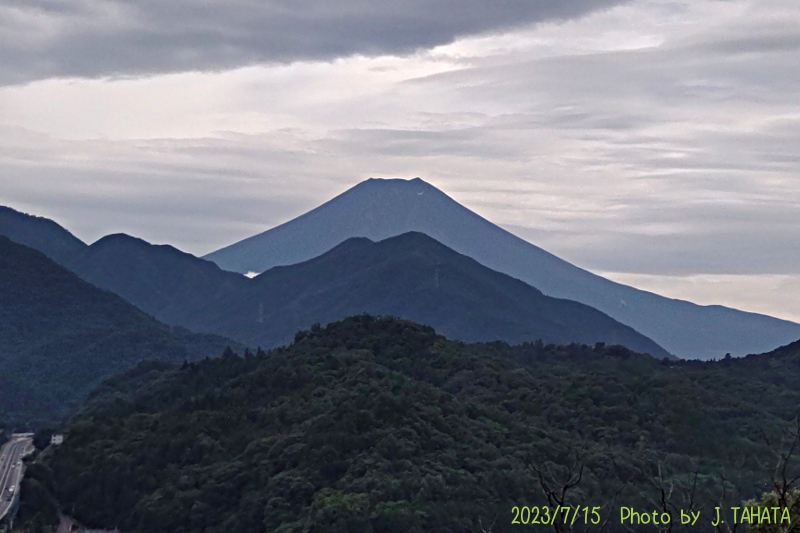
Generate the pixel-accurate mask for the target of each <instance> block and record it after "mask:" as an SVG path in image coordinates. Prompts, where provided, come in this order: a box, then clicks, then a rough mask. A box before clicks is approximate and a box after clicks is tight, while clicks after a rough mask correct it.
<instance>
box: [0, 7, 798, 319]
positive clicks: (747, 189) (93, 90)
mask: <svg viewBox="0 0 800 533" xmlns="http://www.w3.org/2000/svg"><path fill="white" fill-rule="evenodd" d="M371 176H374V177H406V178H412V177H415V176H420V177H422V178H423V179H425V180H426V181H428V182H429V183H431V184H433V185H435V186H437V187H439V188H440V189H442V190H443V191H445V192H446V193H448V194H449V195H450V196H452V197H453V198H455V199H456V200H457V201H459V202H461V203H463V204H464V205H466V206H467V207H469V208H471V209H473V210H474V211H476V212H478V213H479V214H481V215H483V216H485V217H486V218H488V219H490V220H492V221H494V222H496V223H499V224H501V225H502V226H504V227H506V228H507V229H509V230H511V231H513V232H514V233H516V234H518V235H520V236H521V237H523V238H525V239H527V240H529V241H531V242H533V243H535V244H537V245H539V246H541V247H543V248H545V249H547V250H549V251H551V252H553V253H555V254H557V255H559V256H561V257H563V258H565V259H567V260H570V261H572V262H574V263H576V264H578V265H579V266H582V267H584V268H588V269H590V270H592V271H594V272H598V273H601V274H603V275H606V276H608V277H610V278H612V279H615V280H618V281H622V282H625V283H629V284H632V285H635V286H638V287H641V288H645V289H648V290H653V291H655V292H659V293H661V294H664V295H667V296H674V297H681V298H685V299H689V300H693V301H696V302H698V303H722V304H726V305H731V306H734V307H739V308H742V309H746V310H753V311H759V312H764V313H768V314H772V315H775V316H780V317H784V318H789V319H793V320H797V321H800V231H798V230H800V3H798V2H797V0H687V1H682V0H631V1H618V0H494V1H492V2H489V1H486V0H407V1H405V2H389V1H385V0H339V1H337V2H330V1H328V0H231V1H228V2H211V1H208V0H173V1H170V2H164V1H163V0H113V1H112V0H0V204H3V205H9V206H11V207H14V208H16V209H19V210H22V211H25V212H29V213H33V214H37V215H42V216H47V217H51V218H54V219H56V220H57V221H58V222H60V223H61V224H63V225H64V226H66V227H67V228H68V229H70V230H71V231H73V232H74V233H75V234H76V235H77V236H79V237H80V238H82V239H84V240H86V241H87V242H92V241H93V240H95V239H97V238H99V237H100V236H102V235H104V234H107V233H112V232H120V231H121V232H126V233H130V234H133V235H136V236H139V237H142V238H145V239H147V240H149V241H151V242H157V243H170V244H173V245H175V246H178V247H179V248H182V249H184V250H186V251H189V252H192V253H195V254H198V255H202V254H205V253H208V252H210V251H213V250H215V249H217V248H219V247H221V246H223V245H226V244H230V243H232V242H234V241H236V240H239V239H241V238H243V237H247V236H249V235H252V234H254V233H256V232H260V231H263V230H265V229H268V228H270V227H272V226H274V225H277V224H279V223H281V222H285V221H286V220H289V219H291V218H293V217H295V216H297V215H299V214H302V213H303V212H305V211H306V210H308V209H311V208H313V207H315V206H316V205H318V204H319V203H322V202H323V201H325V200H327V199H329V198H331V197H332V196H334V195H336V194H338V193H340V192H342V191H344V190H345V189H347V188H349V187H351V186H352V185H354V184H356V183H358V182H359V181H361V180H363V179H366V178H369V177H371Z"/></svg>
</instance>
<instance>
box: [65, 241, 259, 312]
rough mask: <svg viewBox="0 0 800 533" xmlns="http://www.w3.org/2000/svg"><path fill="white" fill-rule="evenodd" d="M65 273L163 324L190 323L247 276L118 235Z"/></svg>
mask: <svg viewBox="0 0 800 533" xmlns="http://www.w3.org/2000/svg"><path fill="white" fill-rule="evenodd" d="M68 267H69V268H70V270H72V271H73V272H75V273H76V274H78V275H79V276H80V277H82V278H83V279H85V280H87V281H89V282H90V283H92V284H94V285H97V286H98V287H101V288H104V289H107V290H110V291H113V292H115V293H117V294H119V295H120V296H122V297H123V298H125V299H126V300H127V301H129V302H130V303H132V304H134V305H135V306H137V307H138V308H139V309H142V310H144V311H146V312H147V313H148V314H151V315H153V316H154V317H156V318H157V319H158V320H160V321H162V322H166V323H168V324H177V325H185V324H186V323H187V322H188V323H193V322H194V321H195V320H197V319H195V318H192V316H193V313H192V312H193V311H195V310H200V309H204V308H206V307H207V304H208V303H209V302H213V301H216V300H218V299H220V298H221V297H224V296H225V295H227V294H230V293H231V292H233V291H237V290H238V289H240V288H242V287H243V286H244V285H245V284H246V282H247V281H248V279H247V278H245V277H244V276H242V275H241V274H236V273H233V272H227V271H224V270H222V269H220V268H219V267H218V266H217V265H216V264H214V263H212V262H211V261H205V260H203V259H198V258H197V257H195V256H193V255H191V254H187V253H184V252H181V251H180V250H178V249H176V248H173V247H172V246H167V245H153V244H150V243H148V242H146V241H143V240H141V239H137V238H135V237H130V236H128V235H124V234H116V235H109V236H107V237H103V238H102V239H100V240H98V241H97V242H95V243H94V244H92V245H91V246H89V247H87V248H86V249H85V250H83V252H81V253H80V254H78V255H77V256H75V257H74V258H73V259H72V260H71V261H70V262H69V263H68Z"/></svg>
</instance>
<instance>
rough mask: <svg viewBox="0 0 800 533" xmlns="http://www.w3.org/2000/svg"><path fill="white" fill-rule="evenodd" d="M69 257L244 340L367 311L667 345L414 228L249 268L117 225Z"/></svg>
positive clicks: (476, 332) (276, 340)
mask: <svg viewBox="0 0 800 533" xmlns="http://www.w3.org/2000/svg"><path fill="white" fill-rule="evenodd" d="M166 256H169V257H168V259H169V260H168V261H167V260H164V258H165V257H166ZM71 266H72V268H73V269H74V270H75V271H76V272H77V273H78V274H80V275H81V276H82V277H83V278H84V279H87V280H88V281H90V282H92V283H94V284H96V285H98V286H100V287H103V288H105V289H108V290H112V291H114V292H116V293H117V294H120V295H121V296H123V297H125V298H126V299H127V300H129V301H131V302H132V303H134V304H136V305H138V306H139V307H140V308H142V309H144V310H145V311H147V312H148V313H150V314H152V315H153V316H155V317H156V318H158V319H159V320H162V321H164V322H167V323H170V324H180V325H182V326H184V327H187V328H189V329H191V330H194V331H204V332H213V333H217V334H220V335H225V336H228V337H232V338H235V339H237V340H239V341H240V342H243V343H245V344H249V345H251V346H257V345H259V346H262V347H265V348H266V347H273V346H278V345H281V344H284V343H286V342H290V341H291V339H292V336H293V335H294V334H295V332H296V331H298V330H300V329H303V328H306V327H308V326H309V325H310V324H312V323H315V322H320V323H323V324H324V323H327V322H331V321H335V320H340V319H342V318H344V317H346V316H349V315H354V314H359V313H363V312H368V313H372V314H379V315H393V316H402V317H404V318H409V319H413V320H417V321H420V322H424V323H427V324H430V325H432V326H434V327H436V328H437V329H439V330H441V331H442V332H443V333H445V334H449V335H452V336H454V337H455V338H458V339H460V340H464V341H489V340H503V341H506V342H511V343H519V342H524V341H535V340H537V339H538V338H542V339H544V340H545V341H546V342H562V343H569V342H582V343H591V344H593V343H595V342H606V343H608V344H617V343H620V344H625V345H626V346H628V347H629V348H631V349H636V350H638V351H641V352H649V353H651V354H653V355H654V356H656V357H659V358H660V357H669V356H670V355H669V354H668V353H667V352H666V351H665V350H663V348H661V347H660V346H658V345H657V344H656V343H654V342H652V341H651V340H650V339H647V338H646V337H644V336H642V335H640V334H639V333H638V332H635V331H634V330H632V329H631V328H629V327H627V326H624V325H622V324H619V323H618V322H616V321H614V320H613V319H611V318H609V317H607V316H606V315H604V314H602V313H600V312H599V311H596V310H594V309H591V308H589V307H587V306H585V305H583V304H578V303H577V302H570V301H556V300H555V299H552V298H549V297H546V296H544V295H543V294H542V293H541V291H539V290H538V289H536V288H534V287H530V286H528V285H527V284H525V283H524V282H522V281H519V280H515V279H513V278H511V277H509V276H506V275H504V274H501V273H498V272H494V271H492V270H491V269H488V268H486V267H485V266H483V265H481V264H479V263H478V262H476V261H475V260H474V259H471V258H469V257H466V256H464V255H462V254H458V253H457V252H455V251H453V250H450V249H449V248H447V247H445V246H444V245H442V244H441V243H439V242H437V241H435V240H434V239H433V238H431V237H429V236H427V235H425V234H422V233H408V234H405V235H400V236H397V237H394V238H392V239H387V240H385V241H382V242H379V243H375V242H373V241H371V240H369V239H367V238H354V239H348V240H346V241H344V242H343V243H341V244H339V245H338V246H336V247H334V248H333V249H332V250H329V251H328V252H326V253H325V254H322V255H321V256H319V257H316V258H312V259H310V260H308V261H305V262H302V263H298V264H295V265H285V266H277V267H274V268H272V269H270V270H269V271H267V272H264V273H262V274H260V275H258V276H256V277H255V278H252V279H248V278H246V277H244V276H242V275H240V274H234V273H231V272H227V271H223V270H221V269H219V267H217V266H216V265H215V264H214V263H211V262H208V261H205V260H202V259H199V258H195V257H194V256H191V255H190V254H184V253H183V252H179V251H177V250H175V249H172V248H171V247H164V246H154V245H149V244H147V243H146V242H145V241H142V240H140V239H136V238H133V237H126V236H114V237H113V238H108V239H101V241H98V242H97V243H95V244H93V245H92V246H90V247H89V249H87V250H86V251H85V252H84V253H83V254H81V255H80V256H79V257H78V258H77V259H76V260H75V261H73V263H72V265H71ZM520 295H527V298H528V299H527V300H526V301H523V300H521V299H520ZM550 315H552V316H550Z"/></svg>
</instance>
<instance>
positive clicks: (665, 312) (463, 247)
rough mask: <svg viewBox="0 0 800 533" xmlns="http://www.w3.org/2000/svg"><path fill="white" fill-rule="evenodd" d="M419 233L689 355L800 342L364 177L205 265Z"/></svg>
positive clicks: (277, 260) (409, 187)
mask: <svg viewBox="0 0 800 533" xmlns="http://www.w3.org/2000/svg"><path fill="white" fill-rule="evenodd" d="M409 231H418V232H422V233H425V234H427V235H429V236H431V237H433V238H434V239H436V240H437V241H439V242H441V243H443V244H444V245H445V246H447V247H450V248H452V249H454V250H456V251H457V252H460V253H462V254H465V255H467V256H469V257H472V258H473V259H475V260H477V261H478V262H480V263H481V264H483V265H486V266H487V267H489V268H491V269H494V270H497V271H499V272H503V273H506V274H508V275H510V276H513V277H515V278H518V279H520V280H522V281H524V282H526V283H528V284H530V285H533V286H534V287H536V288H538V289H540V290H541V291H543V292H544V293H545V294H547V295H550V296H555V297H559V298H567V299H570V300H576V301H579V302H582V303H585V304H587V305H590V306H592V307H595V308H597V309H599V310H600V311H603V312H604V313H607V314H608V315H610V316H611V317H613V318H615V319H617V320H619V321H620V322H622V323H624V324H627V325H629V326H631V327H633V328H634V329H635V330H637V331H639V332H640V333H643V334H644V335H646V336H648V337H650V338H651V339H653V340H654V341H656V342H657V343H658V344H659V345H661V346H663V347H664V348H666V349H667V350H668V351H670V352H671V353H673V354H676V355H678V356H680V357H686V358H700V359H708V358H719V357H722V356H724V355H725V354H726V353H731V354H733V355H745V354H748V353H760V352H766V351H769V350H772V349H774V348H776V347H777V346H780V345H783V344H787V343H789V342H791V341H793V340H796V339H797V338H798V337H800V325H799V324H795V323H792V322H788V321H784V320H779V319H775V318H772V317H768V316H765V315H759V314H755V313H746V312H742V311H738V310H734V309H730V308H726V307H722V306H699V305H696V304H692V303H690V302H686V301H681V300H674V299H669V298H664V297H662V296H658V295H656V294H653V293H650V292H646V291H641V290H638V289H635V288H632V287H628V286H625V285H621V284H619V283H615V282H612V281H610V280H607V279H605V278H602V277H600V276H597V275H594V274H592V273H590V272H588V271H586V270H583V269H581V268H578V267H576V266H575V265H572V264H570V263H568V262H566V261H564V260H562V259H559V258H558V257H556V256H554V255H552V254H550V253H548V252H546V251H544V250H542V249H541V248H538V247H536V246H534V245H532V244H530V243H528V242H527V241H524V240H522V239H520V238H519V237H516V236H515V235H513V234H511V233H509V232H508V231H506V230H504V229H502V228H500V227H498V226H496V225H494V224H492V223H491V222H489V221H488V220H486V219H484V218H482V217H480V216H479V215H477V214H475V213H473V212H472V211H470V210H469V209H467V208H465V207H463V206H462V205H460V204H458V203H457V202H455V201H454V200H453V199H451V198H450V197H448V196H447V195H446V194H444V193H442V192H441V191H439V190H438V189H436V188H435V187H433V186H431V185H429V184H428V183H426V182H424V181H422V180H420V179H413V180H408V181H406V180H379V179H370V180H367V181H365V182H362V183H360V184H359V185H357V186H355V187H353V188H351V189H349V190H348V191H346V192H344V193H343V194H341V195H339V196H337V197H336V198H334V199H332V200H330V201H329V202H327V203H325V204H323V205H321V206H320V207H318V208H316V209H314V210H312V211H309V212H308V213H306V214H304V215H301V216H299V217H297V218H295V219H294V220H291V221H289V222H287V223H285V224H283V225H280V226H278V227H276V228H273V229H271V230H269V231H266V232H264V233H261V234H259V235H256V236H253V237H250V238H248V239H245V240H243V241H240V242H238V243H236V244H233V245H231V246H228V247H226V248H223V249H221V250H218V251H216V252H214V253H211V254H209V255H207V256H206V257H205V258H206V259H209V260H211V261H214V262H215V263H217V264H218V265H219V266H220V267H222V268H223V269H226V270H233V271H237V272H241V273H246V272H249V271H255V272H263V271H265V270H267V269H269V268H271V267H273V266H276V265H288V264H293V263H297V262H300V261H305V260H308V259H310V258H312V257H316V256H318V255H320V254H322V253H324V252H325V251H327V250H330V249H331V248H333V247H334V246H336V245H337V244H339V243H340V242H342V241H344V240H346V239H349V238H351V237H367V238H369V239H372V240H382V239H386V238H388V237H392V236H395V235H400V234H402V233H406V232H409Z"/></svg>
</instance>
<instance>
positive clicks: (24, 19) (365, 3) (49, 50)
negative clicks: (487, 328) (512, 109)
mask: <svg viewBox="0 0 800 533" xmlns="http://www.w3.org/2000/svg"><path fill="white" fill-rule="evenodd" d="M620 1H621V0H494V1H491V2H489V1H486V0H403V1H402V2H397V1H390V0H336V1H335V2H332V1H330V0H227V1H225V2H219V1H214V0H169V1H164V0H5V1H4V2H3V3H2V5H0V64H2V65H3V69H2V70H0V81H2V82H5V83H13V82H21V81H26V80H31V79H41V78H46V77H52V76H109V75H130V74H152V73H163V72H174V71H190V70H208V69H212V70H225V69H230V68H234V67H239V66H243V65H251V64H256V63H260V62H275V61H278V62H286V61H293V60H300V59H306V60H307V59H323V60H327V59H334V58H337V57H341V56H345V55H351V54H366V55H376V54H398V53H407V52H411V51H414V50H418V49H422V48H429V47H432V46H436V45H440V44H445V43H449V42H451V41H453V39H455V38H456V37H459V36H463V35H469V34H475V33H481V32H488V31H492V30H500V29H503V28H508V27H511V26H519V25H521V24H525V23H529V22H534V21H543V20H551V19H562V18H571V17H575V16H578V15H582V14H585V13H587V12H590V11H592V10H595V9H598V8H600V7H605V6H609V5H612V4H615V3H620Z"/></svg>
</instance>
